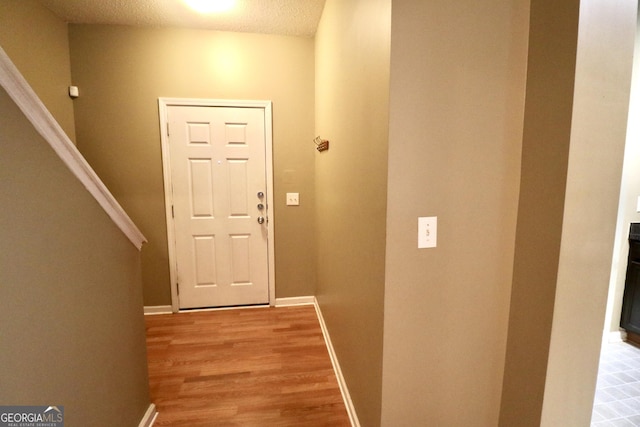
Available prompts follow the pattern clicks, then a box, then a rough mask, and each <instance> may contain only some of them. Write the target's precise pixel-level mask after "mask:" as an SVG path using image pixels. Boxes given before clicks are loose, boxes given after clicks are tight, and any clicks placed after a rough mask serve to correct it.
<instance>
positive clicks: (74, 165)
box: [0, 47, 147, 250]
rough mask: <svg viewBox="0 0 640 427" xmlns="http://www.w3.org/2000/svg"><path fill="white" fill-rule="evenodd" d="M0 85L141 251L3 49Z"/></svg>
mask: <svg viewBox="0 0 640 427" xmlns="http://www.w3.org/2000/svg"><path fill="white" fill-rule="evenodd" d="M0 86H2V87H3V88H4V90H5V91H6V92H7V93H8V94H9V96H10V97H11V99H13V101H14V102H15V103H16V105H17V106H18V107H19V108H20V110H22V112H23V113H24V115H25V116H26V117H27V119H28V120H29V121H30V122H31V124H32V125H33V127H34V128H35V129H36V130H37V131H38V133H39V134H40V135H41V136H42V137H43V138H44V139H45V141H47V143H48V144H49V145H50V146H51V148H53V150H54V151H55V152H56V154H58V156H59V157H60V159H61V160H62V161H63V162H64V164H65V165H67V167H68V168H69V170H71V172H72V173H73V174H74V175H75V176H76V178H78V179H79V180H80V182H82V184H83V185H84V186H85V188H86V189H87V190H88V191H89V193H91V195H93V197H94V198H95V199H96V201H97V202H98V203H99V204H100V206H102V208H103V209H104V210H105V212H106V213H107V215H109V217H110V218H111V219H112V220H113V222H114V223H115V224H116V225H117V226H118V227H119V228H120V230H122V232H123V233H124V234H125V235H126V236H127V237H128V238H129V240H131V243H133V244H134V245H135V246H136V247H137V248H138V250H140V249H142V245H143V244H144V243H145V242H146V241H147V239H146V238H145V237H144V235H143V234H142V233H141V232H140V230H139V229H138V227H137V226H136V225H135V224H134V223H133V221H132V220H131V218H129V216H128V215H127V213H126V212H125V211H124V209H122V206H120V204H119V203H118V202H117V200H116V199H115V198H114V197H113V195H112V194H111V193H110V192H109V190H108V189H107V187H106V186H105V185H104V183H103V182H102V181H101V180H100V178H99V177H98V175H97V174H96V173H95V171H94V170H93V169H92V168H91V166H90V165H89V163H87V161H86V160H85V158H84V157H83V156H82V154H80V152H79V151H78V149H77V148H76V146H75V145H74V144H73V142H71V140H70V139H69V137H68V136H67V134H66V133H65V132H64V131H63V130H62V128H61V127H60V125H59V124H58V122H57V121H56V119H55V118H54V117H53V116H52V115H51V113H50V112H49V110H47V107H45V106H44V104H43V103H42V101H41V100H40V98H38V95H36V93H35V92H34V91H33V89H32V88H31V86H29V83H27V81H26V80H25V79H24V77H23V76H22V74H21V73H20V71H18V69H17V68H16V66H15V65H14V64H13V62H12V61H11V59H9V56H7V54H6V53H5V51H4V49H2V47H0Z"/></svg>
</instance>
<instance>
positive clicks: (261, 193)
mask: <svg viewBox="0 0 640 427" xmlns="http://www.w3.org/2000/svg"><path fill="white" fill-rule="evenodd" d="M258 197H259V198H260V199H262V198H263V197H264V193H263V192H262V191H258Z"/></svg>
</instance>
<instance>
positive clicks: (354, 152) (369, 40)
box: [316, 0, 391, 426]
mask: <svg viewBox="0 0 640 427" xmlns="http://www.w3.org/2000/svg"><path fill="white" fill-rule="evenodd" d="M390 13H391V2H390V1H389V0H375V1H372V0H349V1H338V0H328V1H327V3H326V4H325V9H324V14H323V16H322V20H321V23H320V27H319V29H318V33H317V35H316V133H317V134H319V135H320V136H321V137H322V138H325V139H328V140H329V141H330V148H329V151H325V152H322V153H317V154H316V192H317V201H316V205H317V213H316V227H317V236H318V237H317V238H318V290H317V296H318V300H319V302H320V306H321V308H322V312H323V315H324V318H325V320H326V323H327V326H328V329H329V333H330V336H331V339H332V342H333V345H334V347H335V349H336V352H337V354H338V358H339V360H340V364H341V366H342V369H343V373H344V376H345V378H346V381H347V384H348V387H349V391H350V393H351V397H352V399H353V401H354V404H355V407H356V410H357V413H358V416H359V419H360V422H361V424H362V425H363V426H376V425H380V404H381V402H380V399H381V385H382V383H381V375H382V327H383V317H382V316H383V298H384V250H385V249H384V248H385V217H386V194H387V183H386V180H387V139H388V88H389V36H390V23H391V21H390V19H391V18H390Z"/></svg>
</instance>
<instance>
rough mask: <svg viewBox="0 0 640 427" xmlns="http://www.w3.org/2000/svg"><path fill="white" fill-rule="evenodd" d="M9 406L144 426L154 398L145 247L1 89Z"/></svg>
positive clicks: (74, 421) (3, 353) (4, 360)
mask: <svg viewBox="0 0 640 427" xmlns="http://www.w3.org/2000/svg"><path fill="white" fill-rule="evenodd" d="M0 200H2V202H3V205H4V206H3V208H2V210H0V284H2V287H1V288H2V297H1V298H0V325H2V326H1V327H0V342H1V343H2V345H0V378H2V386H1V387H0V405H60V406H64V412H65V421H66V425H70V426H95V427H110V426H136V425H138V423H139V422H140V420H141V419H142V417H143V415H144V414H145V411H146V410H147V408H148V406H149V404H150V403H151V402H150V397H149V383H148V376H147V359H146V342H145V330H144V323H143V313H142V287H141V285H140V253H139V251H138V249H137V248H136V247H135V246H134V245H133V244H132V243H131V241H130V240H129V239H128V238H127V236H125V235H124V234H123V233H122V231H121V230H120V228H118V226H117V225H115V224H114V222H113V221H112V220H111V218H110V217H109V216H107V214H106V213H105V211H104V210H103V209H102V208H101V207H100V205H99V204H98V203H97V202H96V200H95V199H94V198H93V196H91V194H90V193H89V192H88V191H87V190H86V189H85V188H84V186H83V185H82V184H81V183H80V181H78V179H77V178H76V177H75V176H74V175H73V174H72V173H71V171H70V170H69V169H68V167H67V166H66V165H65V164H64V163H63V162H62V160H61V159H60V158H59V157H58V156H57V155H56V154H55V153H54V151H53V150H52V148H51V147H50V146H49V144H47V142H46V141H44V140H43V139H42V137H40V135H39V134H38V133H37V132H36V130H35V129H34V128H33V126H32V125H31V123H29V121H28V120H27V119H26V117H25V116H24V115H23V113H22V112H21V111H20V110H19V109H18V107H17V106H16V105H15V104H14V103H13V101H12V100H11V98H9V96H8V95H7V93H6V92H5V91H4V90H3V89H0Z"/></svg>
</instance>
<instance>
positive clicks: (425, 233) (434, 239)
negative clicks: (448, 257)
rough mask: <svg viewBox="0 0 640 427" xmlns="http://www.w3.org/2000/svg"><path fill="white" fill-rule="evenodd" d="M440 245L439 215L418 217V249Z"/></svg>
mask: <svg viewBox="0 0 640 427" xmlns="http://www.w3.org/2000/svg"><path fill="white" fill-rule="evenodd" d="M437 245H438V217H437V216H427V217H419V218H418V249H424V248H435V247H436V246H437Z"/></svg>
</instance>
